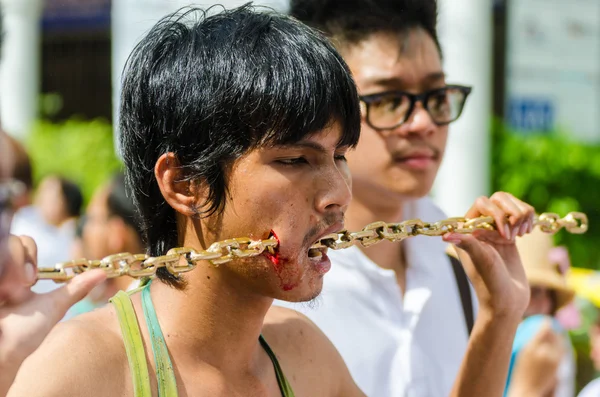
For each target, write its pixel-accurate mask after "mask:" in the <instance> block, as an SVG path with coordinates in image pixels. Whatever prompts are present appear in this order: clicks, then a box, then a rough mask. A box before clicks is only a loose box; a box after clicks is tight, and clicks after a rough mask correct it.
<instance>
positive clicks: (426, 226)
mask: <svg viewBox="0 0 600 397" xmlns="http://www.w3.org/2000/svg"><path fill="white" fill-rule="evenodd" d="M534 226H539V227H540V230H541V231H543V232H545V233H556V232H558V231H559V230H561V229H563V228H564V229H565V230H566V231H567V232H569V233H574V234H582V233H585V232H586V231H587V229H588V219H587V216H586V215H585V214H584V213H581V212H570V213H569V214H567V216H565V217H564V218H560V216H559V215H557V214H553V213H544V214H541V215H539V216H537V217H536V219H535V221H534ZM476 230H495V222H494V219H493V218H492V217H489V216H482V217H478V218H473V219H467V218H448V219H445V220H442V221H439V222H435V223H427V222H423V221H421V220H419V219H410V220H407V221H404V222H400V223H386V222H375V223H371V224H369V225H367V226H365V227H364V228H363V229H362V230H360V231H358V232H348V231H345V230H343V231H340V232H338V233H332V234H329V235H327V236H325V237H323V238H321V239H320V240H319V241H318V242H317V243H315V244H314V245H313V246H312V247H311V248H317V249H318V248H324V247H327V248H329V249H333V250H339V249H344V248H348V247H350V246H352V245H354V244H355V243H360V244H361V245H363V246H364V247H369V246H371V245H374V244H377V243H378V242H380V241H383V240H387V241H391V242H397V241H402V240H404V239H407V238H409V237H414V236H419V235H422V236H442V235H444V234H446V233H449V232H453V233H463V234H469V233H473V232H474V231H476ZM278 245H279V242H278V241H277V239H276V238H275V237H271V238H268V239H266V240H258V241H254V240H251V239H249V238H247V237H241V238H234V239H229V240H224V241H219V242H216V243H213V244H212V245H211V246H210V247H208V249H206V250H196V249H194V248H186V247H180V248H173V249H171V250H169V251H168V252H167V254H166V255H162V256H157V257H149V256H148V255H146V254H137V255H134V254H130V253H128V252H125V253H120V254H115V255H110V256H107V257H106V258H104V259H102V260H88V259H77V260H72V261H69V262H62V263H58V264H56V265H55V266H54V267H50V268H39V269H38V279H39V280H54V281H55V282H66V281H69V280H70V279H71V278H73V277H75V276H76V275H77V274H80V273H83V272H85V271H88V270H92V269H103V270H104V271H105V272H106V273H107V276H108V277H109V278H113V277H120V276H124V275H127V276H130V277H133V278H141V277H151V276H154V275H155V274H156V271H157V270H158V269H160V268H163V267H164V268H166V269H167V270H168V271H169V272H170V273H172V274H174V275H178V274H180V273H185V272H189V271H191V270H193V269H194V268H195V267H196V264H197V262H199V261H208V262H210V263H212V264H213V265H215V266H219V265H220V264H222V263H227V262H230V261H232V260H234V259H235V258H249V257H254V256H258V255H261V254H262V253H263V252H264V251H265V250H268V251H269V252H271V253H274V252H275V250H276V249H277V246H278ZM182 259H183V260H182ZM182 262H185V264H182Z"/></svg>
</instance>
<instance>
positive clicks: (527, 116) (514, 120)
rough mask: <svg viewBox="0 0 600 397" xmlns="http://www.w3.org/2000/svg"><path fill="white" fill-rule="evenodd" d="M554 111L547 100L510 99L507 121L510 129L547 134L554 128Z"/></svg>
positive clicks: (551, 104) (552, 105)
mask: <svg viewBox="0 0 600 397" xmlns="http://www.w3.org/2000/svg"><path fill="white" fill-rule="evenodd" d="M554 116H555V109H554V104H553V103H552V102H551V101H550V100H549V99H543V98H511V99H510V102H509V109H508V121H509V124H510V126H511V127H512V128H514V129H516V130H520V131H526V132H548V131H551V130H552V129H553V128H554Z"/></svg>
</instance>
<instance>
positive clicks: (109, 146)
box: [25, 118, 121, 203]
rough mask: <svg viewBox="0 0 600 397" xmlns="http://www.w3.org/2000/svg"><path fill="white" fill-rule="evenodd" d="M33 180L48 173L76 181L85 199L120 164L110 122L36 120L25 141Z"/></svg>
mask: <svg viewBox="0 0 600 397" xmlns="http://www.w3.org/2000/svg"><path fill="white" fill-rule="evenodd" d="M25 144H26V146H27V149H28V152H29V155H30V156H31V160H32V163H33V173H34V181H35V183H36V184H37V183H38V182H39V181H40V180H41V179H42V178H43V177H45V176H47V175H49V174H59V175H61V176H64V177H66V178H68V179H71V180H72V181H73V182H76V183H77V184H78V185H79V186H80V187H81V190H82V192H83V196H84V198H85V201H86V203H87V202H88V200H89V199H90V197H91V196H92V194H93V192H94V190H96V188H97V187H98V186H100V185H101V184H102V183H104V182H105V181H106V180H108V179H109V178H110V176H111V175H112V174H113V173H114V172H115V171H118V170H119V169H120V168H121V163H120V162H119V160H118V159H117V157H116V155H115V151H114V144H113V134H112V127H111V124H110V123H109V122H107V121H105V120H102V119H98V120H91V121H85V120H80V119H76V118H74V119H70V120H67V121H65V122H61V123H52V122H49V121H43V120H42V121H38V122H37V123H36V124H35V126H34V127H33V130H32V132H31V134H30V135H29V137H28V139H27V141H26V142H25Z"/></svg>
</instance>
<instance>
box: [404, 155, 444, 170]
mask: <svg viewBox="0 0 600 397" xmlns="http://www.w3.org/2000/svg"><path fill="white" fill-rule="evenodd" d="M437 159H438V156H437V155H435V153H432V152H422V153H411V154H408V155H396V156H394V157H393V162H394V164H397V165H399V166H401V167H406V168H411V169H415V170H425V169H427V168H429V167H431V166H433V165H434V164H435V163H436V162H437Z"/></svg>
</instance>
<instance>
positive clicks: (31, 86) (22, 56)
mask: <svg viewBox="0 0 600 397" xmlns="http://www.w3.org/2000/svg"><path fill="white" fill-rule="evenodd" d="M0 5H1V6H2V14H3V30H4V31H3V39H2V59H1V62H0V119H1V124H2V128H3V129H4V130H5V131H7V132H8V133H9V134H11V135H14V136H16V137H17V138H25V136H26V135H27V133H28V132H29V130H30V127H31V124H32V123H33V121H34V120H35V119H36V117H37V111H38V101H39V91H40V51H41V49H40V17H41V11H42V0H0Z"/></svg>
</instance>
